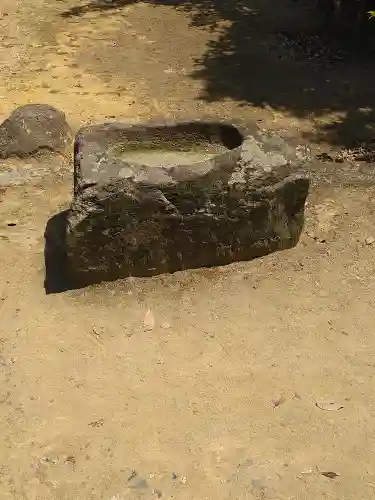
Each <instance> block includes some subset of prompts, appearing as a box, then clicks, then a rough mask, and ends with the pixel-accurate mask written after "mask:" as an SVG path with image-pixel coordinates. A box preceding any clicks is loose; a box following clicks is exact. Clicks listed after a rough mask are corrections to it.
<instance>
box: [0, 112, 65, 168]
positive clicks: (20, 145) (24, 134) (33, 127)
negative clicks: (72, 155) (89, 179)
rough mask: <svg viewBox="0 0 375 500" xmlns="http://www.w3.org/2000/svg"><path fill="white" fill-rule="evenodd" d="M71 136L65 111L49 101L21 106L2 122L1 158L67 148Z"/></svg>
mask: <svg viewBox="0 0 375 500" xmlns="http://www.w3.org/2000/svg"><path fill="white" fill-rule="evenodd" d="M71 137H72V135H71V130H70V127H69V125H68V124H67V122H66V120H65V115H64V113H62V112H61V111H59V110H57V109H55V108H53V107H52V106H48V105H46V104H28V105H26V106H22V107H20V108H17V109H16V110H15V111H13V113H12V114H11V115H10V116H9V118H7V119H6V120H5V121H4V122H3V123H2V124H1V125H0V158H10V157H13V156H17V157H20V158H23V157H26V156H30V155H33V154H35V153H38V152H40V151H51V152H63V151H65V149H66V147H67V146H68V145H69V144H70V141H71Z"/></svg>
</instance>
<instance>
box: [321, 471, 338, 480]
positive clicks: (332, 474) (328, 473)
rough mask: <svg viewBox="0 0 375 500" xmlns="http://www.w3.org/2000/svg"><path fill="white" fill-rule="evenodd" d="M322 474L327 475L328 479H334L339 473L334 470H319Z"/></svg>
mask: <svg viewBox="0 0 375 500" xmlns="http://www.w3.org/2000/svg"><path fill="white" fill-rule="evenodd" d="M321 475H322V476H325V477H328V478H329V479H336V477H338V476H339V475H340V474H337V473H336V472H321Z"/></svg>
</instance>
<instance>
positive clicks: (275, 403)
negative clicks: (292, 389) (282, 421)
mask: <svg viewBox="0 0 375 500" xmlns="http://www.w3.org/2000/svg"><path fill="white" fill-rule="evenodd" d="M285 401H286V398H285V397H284V396H280V397H279V398H277V399H274V400H273V401H272V402H273V407H274V408H277V407H278V406H281V405H282V404H283V403H285Z"/></svg>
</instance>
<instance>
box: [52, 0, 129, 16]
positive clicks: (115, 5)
mask: <svg viewBox="0 0 375 500" xmlns="http://www.w3.org/2000/svg"><path fill="white" fill-rule="evenodd" d="M136 2H138V0H99V1H96V0H93V1H91V2H87V3H84V4H82V5H77V6H75V7H71V8H70V9H68V10H66V11H64V12H63V13H62V14H61V17H65V18H70V17H79V16H84V15H85V14H87V13H89V12H103V11H110V10H115V9H119V8H121V7H124V6H125V5H131V4H132V3H136Z"/></svg>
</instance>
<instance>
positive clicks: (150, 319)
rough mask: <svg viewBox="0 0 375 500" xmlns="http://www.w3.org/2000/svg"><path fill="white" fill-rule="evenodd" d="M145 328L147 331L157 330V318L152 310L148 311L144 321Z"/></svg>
mask: <svg viewBox="0 0 375 500" xmlns="http://www.w3.org/2000/svg"><path fill="white" fill-rule="evenodd" d="M143 326H144V328H145V330H146V331H150V330H153V329H154V328H155V316H154V314H153V312H152V311H151V309H148V311H147V312H146V314H145V317H144V319H143Z"/></svg>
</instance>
